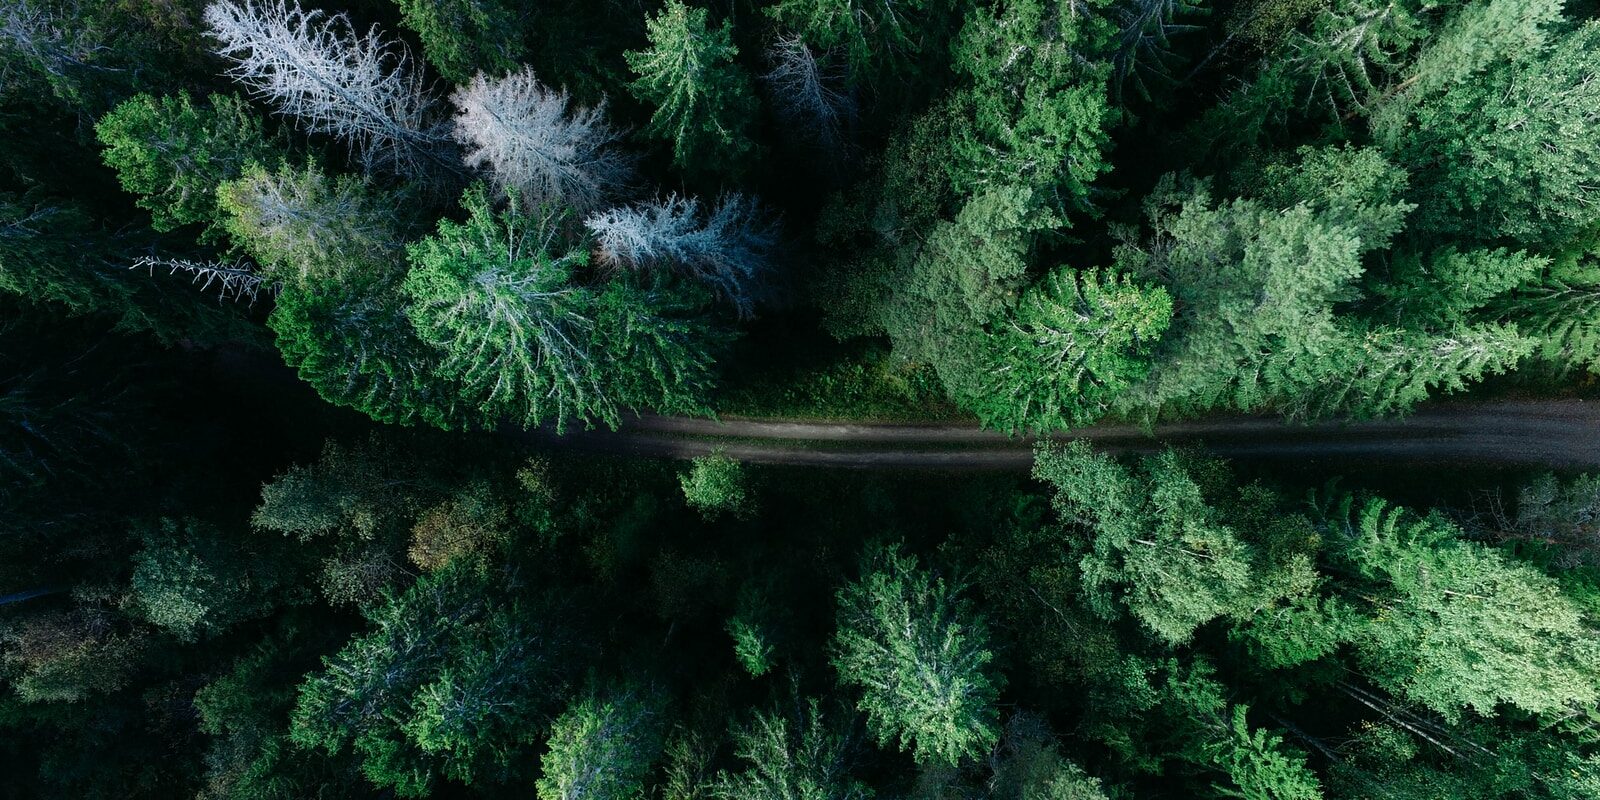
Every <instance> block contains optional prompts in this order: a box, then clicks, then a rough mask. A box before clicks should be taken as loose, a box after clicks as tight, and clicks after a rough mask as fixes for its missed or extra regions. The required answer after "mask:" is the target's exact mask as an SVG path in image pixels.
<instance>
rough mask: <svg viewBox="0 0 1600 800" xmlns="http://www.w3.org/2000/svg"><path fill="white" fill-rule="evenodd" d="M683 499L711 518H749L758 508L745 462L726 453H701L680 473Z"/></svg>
mask: <svg viewBox="0 0 1600 800" xmlns="http://www.w3.org/2000/svg"><path fill="white" fill-rule="evenodd" d="M678 483H679V485H681V486H682V487H683V499H684V500H685V501H686V502H687V503H688V504H689V507H691V508H693V509H695V510H696V511H699V512H700V515H701V516H702V517H705V518H706V519H708V520H712V519H716V518H717V517H720V516H722V515H723V514H730V515H732V516H734V517H737V518H741V519H743V518H748V517H749V516H751V514H752V512H753V511H754V510H755V509H754V507H753V505H752V503H753V502H754V500H753V498H751V497H750V490H749V486H748V478H747V477H746V476H745V472H744V465H743V464H741V463H739V461H738V460H737V459H733V458H729V457H728V456H727V455H725V454H723V453H720V452H719V453H713V454H711V455H709V456H700V457H698V458H696V459H694V461H692V462H690V466H689V471H688V472H684V473H682V474H680V475H679V476H678Z"/></svg>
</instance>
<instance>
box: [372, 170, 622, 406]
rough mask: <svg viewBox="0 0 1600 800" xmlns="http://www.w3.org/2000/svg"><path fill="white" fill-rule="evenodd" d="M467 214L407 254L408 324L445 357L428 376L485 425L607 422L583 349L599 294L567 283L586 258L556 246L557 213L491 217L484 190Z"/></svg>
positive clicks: (475, 192) (515, 210)
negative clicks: (450, 387) (444, 384)
mask: <svg viewBox="0 0 1600 800" xmlns="http://www.w3.org/2000/svg"><path fill="white" fill-rule="evenodd" d="M462 205H463V206H464V207H465V208H466V211H467V215H468V216H467V219H466V222H465V223H456V222H452V221H450V220H448V219H445V220H440V221H439V232H438V233H437V234H436V235H434V236H430V237H428V238H426V239H423V240H422V241H420V242H417V243H416V244H413V245H411V246H410V247H409V248H408V249H407V252H408V256H409V258H410V260H411V265H412V267H411V272H410V273H409V274H408V275H407V276H406V279H405V285H404V292H405V294H406V296H407V298H408V299H409V302H410V305H409V306H408V312H409V317H410V318H411V320H412V322H413V323H415V325H416V329H417V334H418V336H419V337H420V338H421V339H422V340H423V341H424V342H427V343H428V344H429V345H430V346H432V347H434V348H436V349H437V350H438V351H439V352H440V356H439V361H438V364H437V365H436V366H434V368H433V372H434V374H435V375H437V376H438V377H439V378H440V379H443V380H446V381H449V382H450V383H451V384H452V385H453V386H454V387H455V388H456V391H457V392H458V393H459V394H460V397H461V402H462V403H463V405H464V408H463V411H464V412H465V413H466V414H468V415H469V418H470V419H471V420H472V421H473V422H474V423H475V424H477V425H481V426H484V427H493V426H494V425H496V424H498V423H499V422H502V421H505V420H511V421H514V422H516V423H517V424H520V425H523V426H525V427H530V428H531V427H535V426H537V425H539V424H541V423H543V422H545V421H549V420H554V421H555V423H556V425H557V426H558V427H563V426H565V425H566V424H567V423H568V422H571V421H574V420H581V421H583V422H585V423H592V422H593V421H595V420H602V421H607V422H614V421H615V419H616V411H615V403H614V401H613V400H612V399H611V398H610V397H609V396H607V394H606V393H605V387H604V386H603V385H602V383H601V375H600V374H599V368H598V366H597V365H596V364H595V363H594V356H593V354H592V353H591V351H590V342H591V340H592V339H593V336H594V330H595V321H594V295H593V293H592V292H590V291H589V290H588V289H586V288H584V287H582V286H578V285H576V284H574V282H573V271H574V270H575V269H577V268H579V267H582V266H583V265H585V264H586V263H587V262H588V253H587V252H585V251H583V250H577V249H565V248H562V247H561V246H560V244H559V242H558V240H557V231H558V226H559V225H560V224H561V217H560V216H559V215H556V214H553V213H546V214H545V215H544V216H542V217H533V216H529V215H527V214H525V213H524V212H523V211H522V210H521V209H520V208H519V204H518V203H516V202H515V201H513V202H511V203H509V204H508V206H507V208H506V210H504V211H502V212H499V213H496V212H495V211H494V210H493V209H492V208H491V206H490V201H489V196H488V194H487V192H486V191H485V190H483V189H482V188H481V187H478V188H474V189H471V190H469V191H468V192H467V194H466V195H465V196H464V197H463V198H462Z"/></svg>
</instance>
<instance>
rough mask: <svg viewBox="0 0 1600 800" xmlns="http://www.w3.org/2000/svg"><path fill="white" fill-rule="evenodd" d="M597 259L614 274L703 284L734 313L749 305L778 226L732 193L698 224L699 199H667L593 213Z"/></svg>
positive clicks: (749, 310) (751, 306) (591, 226)
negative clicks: (667, 274) (654, 273)
mask: <svg viewBox="0 0 1600 800" xmlns="http://www.w3.org/2000/svg"><path fill="white" fill-rule="evenodd" d="M584 224H585V225H586V226H587V227H588V228H589V230H590V231H592V232H593V233H594V235H595V240H596V245H597V247H596V249H597V261H598V262H599V263H600V264H601V265H602V266H606V267H611V268H613V269H630V270H657V269H668V270H672V271H674V272H676V273H678V274H680V275H684V276H686V277H689V278H693V279H695V280H698V281H701V282H702V283H704V284H706V285H707V286H709V287H711V289H713V290H714V291H716V292H717V294H718V295H720V296H721V297H722V298H723V299H725V300H727V301H728V302H729V303H731V304H732V305H733V307H734V308H735V309H736V310H737V311H738V312H739V314H740V316H749V315H750V314H751V313H752V312H753V311H754V308H755V301H756V294H757V290H758V289H759V288H760V280H761V278H762V276H763V273H765V272H766V271H767V268H768V266H769V264H770V261H771V257H772V250H773V248H774V247H775V246H776V245H777V240H778V228H777V225H776V224H774V223H773V222H772V221H771V220H770V219H768V218H767V217H766V216H765V214H764V213H763V212H762V211H761V208H760V206H759V205H758V204H757V203H756V201H755V199H754V198H751V197H748V196H746V195H742V194H730V195H728V196H726V197H724V198H723V199H722V202H721V203H720V204H718V206H717V207H716V208H715V209H714V210H712V212H711V213H710V215H709V216H707V217H706V218H705V219H704V220H702V219H701V213H700V201H698V200H696V199H694V198H689V197H679V196H677V195H671V196H669V197H667V198H666V199H664V200H656V201H652V202H648V203H641V204H639V205H635V206H630V207H623V208H613V209H611V210H609V211H604V212H601V213H598V214H592V215H590V216H589V218H588V219H586V220H584Z"/></svg>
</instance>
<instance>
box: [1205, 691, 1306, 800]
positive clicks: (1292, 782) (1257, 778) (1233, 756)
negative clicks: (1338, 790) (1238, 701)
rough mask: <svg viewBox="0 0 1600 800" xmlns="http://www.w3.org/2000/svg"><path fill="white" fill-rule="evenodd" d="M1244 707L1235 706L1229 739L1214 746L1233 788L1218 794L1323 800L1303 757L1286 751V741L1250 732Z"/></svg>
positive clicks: (1267, 733)
mask: <svg viewBox="0 0 1600 800" xmlns="http://www.w3.org/2000/svg"><path fill="white" fill-rule="evenodd" d="M1248 711H1249V709H1248V708H1246V707H1245V706H1234V707H1233V716H1232V718H1231V719H1230V720H1229V722H1230V725H1229V727H1228V734H1229V737H1230V738H1229V739H1227V740H1226V741H1225V742H1223V743H1220V744H1218V745H1216V746H1215V752H1216V755H1215V759H1216V761H1217V763H1218V766H1220V767H1221V768H1222V769H1223V770H1224V771H1226V772H1227V773H1228V778H1229V779H1230V780H1231V781H1232V782H1233V784H1234V786H1236V787H1237V789H1235V788H1233V787H1228V788H1224V789H1222V790H1221V791H1220V792H1219V793H1220V794H1222V795H1224V796H1229V797H1239V798H1243V800H1321V798H1322V785H1321V783H1320V782H1319V781H1318V780H1317V778H1316V776H1315V775H1313V774H1312V773H1311V770H1310V769H1309V768H1307V767H1306V757H1305V755H1304V754H1303V753H1300V752H1297V751H1295V750H1292V749H1290V748H1286V747H1285V746H1284V743H1283V737H1281V736H1278V735H1277V734H1275V733H1272V732H1271V731H1267V730H1262V729H1259V728H1257V729H1255V730H1251V728H1250V726H1249V724H1248V723H1246V722H1245V714H1246V712H1248Z"/></svg>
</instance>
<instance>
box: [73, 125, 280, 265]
mask: <svg viewBox="0 0 1600 800" xmlns="http://www.w3.org/2000/svg"><path fill="white" fill-rule="evenodd" d="M95 132H96V134H97V135H98V136H99V138H100V143H101V144H103V145H105V147H106V150H105V152H104V153H102V158H104V159H105V162H106V164H107V165H109V166H110V167H112V168H113V169H115V170H117V177H118V178H119V179H120V180H121V181H122V187H123V188H124V189H127V190H128V191H130V192H133V193H134V194H138V195H140V198H139V201H138V202H139V206H140V207H141V208H144V209H145V210H147V211H149V212H150V216H151V227H153V228H155V229H156V230H158V231H170V230H173V229H174V228H177V227H179V226H181V225H193V224H203V225H207V226H215V225H216V224H217V222H218V220H219V218H220V215H219V213H218V210H217V187H219V186H221V185H222V184H223V182H225V181H229V180H233V179H235V178H238V177H239V176H240V175H241V174H243V172H244V171H245V170H246V169H247V168H249V167H251V166H263V167H274V166H276V165H277V162H278V161H279V160H281V159H282V158H283V155H282V152H281V148H280V147H279V146H277V144H276V143H275V142H273V141H271V140H269V139H268V138H267V136H266V134H265V133H264V132H263V131H262V128H261V122H260V120H258V119H256V117H255V116H254V115H253V114H252V113H251V112H250V109H249V107H248V106H246V105H245V104H244V101H242V100H240V99H239V98H238V97H236V96H233V95H221V94H217V95H212V96H211V98H210V100H209V103H208V107H196V106H195V104H194V101H193V100H192V99H191V98H190V97H189V95H188V94H187V93H183V94H180V95H178V96H177V97H163V98H160V99H157V98H154V97H151V96H150V95H147V94H142V95H138V96H136V97H133V98H131V99H129V100H127V101H125V102H123V103H122V105H120V106H117V107H116V108H115V109H113V110H112V111H111V113H109V114H107V115H106V116H104V117H102V118H101V119H100V122H99V123H98V124H97V125H96V126H95ZM207 234H208V236H212V237H214V236H215V235H216V229H215V228H214V227H212V228H208V231H207Z"/></svg>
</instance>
